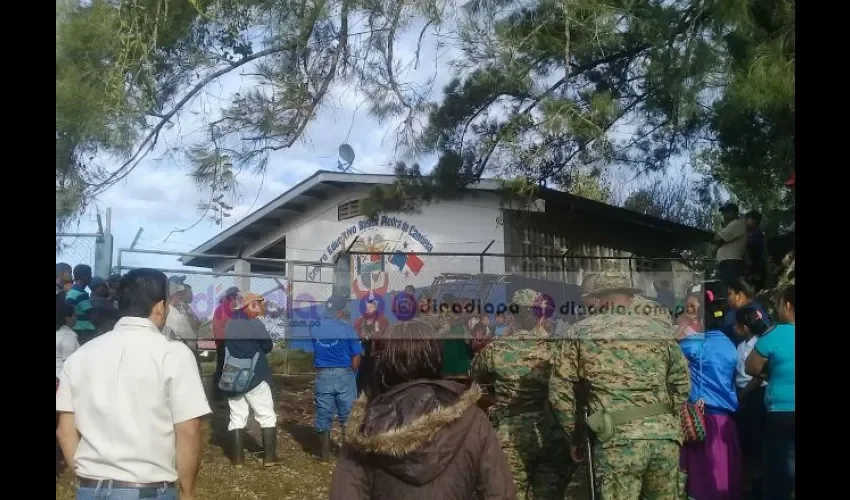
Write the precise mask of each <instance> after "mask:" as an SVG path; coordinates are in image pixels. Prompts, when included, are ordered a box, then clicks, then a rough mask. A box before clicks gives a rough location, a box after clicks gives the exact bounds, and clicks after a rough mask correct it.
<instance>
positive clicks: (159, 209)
mask: <svg viewBox="0 0 850 500" xmlns="http://www.w3.org/2000/svg"><path fill="white" fill-rule="evenodd" d="M408 33H409V34H408V36H407V37H406V38H403V39H402V40H400V42H399V43H398V44H397V46H396V54H397V57H398V59H399V60H401V61H409V60H412V56H413V53H414V50H415V47H416V38H417V36H418V34H419V29H417V28H416V27H413V28H412V29H411V30H409V31H408ZM427 40H428V37H426V41H427ZM437 55H438V52H437V46H436V44H435V43H434V39H431V42H430V43H425V45H424V46H423V49H422V53H421V61H423V63H422V64H421V65H420V67H419V69H418V70H413V69H412V68H411V69H408V70H407V73H406V74H405V73H402V74H401V75H400V76H399V80H400V81H413V82H425V81H426V80H427V79H428V78H429V77H433V76H434V75H436V77H435V81H434V86H433V88H434V93H433V94H432V99H433V100H439V97H440V94H441V93H442V88H443V86H444V85H445V84H446V83H447V82H448V80H449V78H450V76H451V74H450V71H449V68H448V67H447V64H446V62H447V61H450V60H451V59H452V57H453V55H452V53H451V52H450V51H448V50H447V49H445V48H441V49H440V52H439V57H437ZM425 61H429V62H430V63H426V62H425ZM246 71H248V72H250V69H248V70H246ZM252 84H253V80H252V79H251V78H250V77H248V76H243V75H242V74H237V73H233V74H231V75H228V76H226V77H224V78H222V79H221V80H220V81H218V82H216V83H215V84H212V85H210V86H209V87H208V89H207V91H206V92H205V93H203V95H201V96H200V97H199V98H198V99H196V100H195V101H194V102H193V104H192V106H191V107H189V108H188V109H186V110H185V111H184V112H183V113H182V114H181V116H180V118H179V120H175V122H174V126H173V127H172V128H171V129H170V130H168V131H167V132H166V133H164V134H163V136H162V138H161V140H160V146H159V148H158V150H157V151H156V152H154V153H151V154H150V155H149V156H148V157H147V159H146V160H144V161H143V162H142V163H141V164H140V165H139V166H138V167H137V168H136V170H135V171H133V173H131V174H130V175H129V176H127V177H126V178H125V179H124V180H123V181H121V183H119V184H117V185H115V186H113V187H112V188H111V189H110V190H109V191H107V192H106V193H104V194H103V195H102V196H101V197H100V199H99V200H97V202H96V206H95V207H93V208H92V210H90V212H89V213H88V214H86V216H84V217H83V218H82V220H81V221H80V223H79V225H78V226H77V227H73V228H71V230H72V231H74V232H94V231H95V229H96V227H97V226H96V223H95V213H97V211H100V213H101V214H103V213H104V211H105V209H107V208H110V209H111V210H112V233H113V235H114V248H115V256H116V257H117V251H118V249H119V248H126V247H129V246H130V244H131V242H132V241H133V238H134V236H135V234H136V231H137V230H138V229H139V228H140V227H142V228H144V231H143V234H142V236H141V238H140V240H139V242H138V244H137V248H144V249H156V250H169V251H178V252H179V251H184V252H185V251H189V250H191V249H193V248H195V247H197V246H198V245H200V244H201V243H203V242H204V241H206V240H208V239H209V238H211V237H213V236H214V235H216V234H217V233H219V232H221V231H222V230H223V229H224V228H226V227H227V226H228V225H232V224H233V223H235V222H238V221H239V220H240V219H242V218H243V217H245V216H246V215H247V214H249V213H251V212H252V211H254V210H256V209H257V208H259V207H261V206H263V205H264V204H265V203H267V202H269V201H270V200H272V199H274V198H276V197H277V196H280V195H281V194H282V193H283V192H284V191H286V190H287V189H288V188H290V187H292V186H294V185H295V184H297V183H298V182H300V181H301V180H303V179H305V178H306V177H308V176H310V175H311V174H313V173H314V172H315V171H316V170H318V169H330V170H333V169H335V168H336V165H337V149H338V147H339V145H340V144H342V143H348V144H351V146H352V147H353V148H354V151H355V152H356V155H357V158H356V160H355V162H354V165H353V166H354V167H355V168H356V169H357V170H359V171H361V172H367V173H391V172H392V165H393V164H394V163H395V156H394V155H395V153H394V147H395V139H394V134H393V131H394V130H395V127H396V124H395V123H378V122H377V121H376V120H375V119H373V118H372V117H370V116H369V114H368V111H367V110H366V107H367V106H366V105H365V104H363V101H364V98H363V96H362V95H360V94H359V93H358V92H357V91H355V90H354V89H353V88H350V87H346V86H342V85H340V86H337V87H336V88H334V89H332V93H331V96H330V97H331V98H330V99H327V100H326V102H325V103H324V105H323V107H322V108H321V110H320V112H319V113H318V116H317V118H316V119H315V120H314V121H313V122H312V123H311V124H310V125H309V126H308V127H307V129H306V133H305V136H304V140H303V141H302V142H300V143H299V144H297V145H296V146H294V147H293V148H291V149H288V150H283V151H278V152H276V153H275V154H274V155H273V156H272V157H271V161H270V162H269V164H268V169H267V171H266V173H265V176H259V175H252V174H250V173H247V172H245V173H241V174H240V175H239V176H238V181H239V185H240V187H239V199H238V201H237V203H236V204H235V205H234V209H233V211H232V216H231V217H230V218H229V219H227V220H226V221H225V226H224V227H219V226H216V225H215V224H214V223H213V222H212V221H211V220H209V219H204V220H202V221H201V222H199V223H197V225H195V226H194V227H193V228H192V229H191V230H189V231H186V232H182V233H176V234H172V235H171V236H170V237H168V235H169V233H170V232H172V231H173V230H175V229H181V228H186V227H189V226H192V225H193V224H195V223H196V222H197V221H198V219H199V218H200V212H199V210H198V208H197V207H198V205H199V203H203V202H205V201H208V197H209V193H202V192H198V191H197V189H196V188H195V186H194V185H193V184H192V182H191V181H190V179H189V178H188V177H187V175H186V169H185V166H184V165H181V164H180V161H179V158H178V159H177V160H175V159H173V158H166V157H163V152H165V151H168V150H169V149H171V148H176V147H179V146H180V145H181V144H185V143H186V142H187V141H186V138H187V137H191V135H192V134H193V133H195V132H197V131H198V130H199V129H200V128H201V125H202V122H201V121H200V119H199V117H200V116H209V113H210V112H211V110H215V109H220V108H221V107H222V106H223V105H224V104H226V102H227V100H228V98H229V96H232V95H233V94H235V93H236V92H239V91H243V92H244V90H245V89H246V88H249V87H250V86H251V85H252ZM361 104H363V105H361ZM358 106H359V107H358ZM420 161H421V164H422V166H423V167H424V168H429V167H430V166H431V165H430V164H431V163H433V160H432V159H420ZM113 168H114V167H113ZM166 237H168V241H167V242H166V241H165V239H166ZM67 243H69V248H68V250H66V251H65V252H63V254H61V255H57V261H60V260H63V261H67V262H69V263H70V264H72V265H74V264H76V263H79V262H85V261H87V260H90V259H91V252H92V245H91V243H90V242H88V241H83V240H69V241H67ZM123 264H124V265H129V266H152V267H159V268H177V267H179V263H178V262H177V261H176V257H173V256H150V255H140V254H129V255H125V256H124V261H123Z"/></svg>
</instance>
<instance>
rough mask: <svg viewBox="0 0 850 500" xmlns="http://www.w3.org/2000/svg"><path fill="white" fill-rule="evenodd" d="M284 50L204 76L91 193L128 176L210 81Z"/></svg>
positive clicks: (275, 49)
mask: <svg viewBox="0 0 850 500" xmlns="http://www.w3.org/2000/svg"><path fill="white" fill-rule="evenodd" d="M283 50H285V47H282V46H278V47H271V48H268V49H265V50H261V51H259V52H257V53H254V54H251V55H250V56H247V57H244V58H242V59H240V60H239V62H237V63H234V64H232V65H230V66H228V67H225V68H221V69H219V70H218V71H215V72H213V73H210V74H209V75H207V76H206V77H205V78H203V79H202V80H201V81H200V82H198V84H196V85H195V86H194V87H192V88H191V89H190V90H189V92H187V93H186V95H184V96H183V98H182V99H180V100H179V101H177V104H175V105H174V107H173V108H171V110H170V111H169V112H168V113H165V114H164V115H162V117H161V118H160V119H159V121H158V122H157V124H156V125H155V126H154V128H153V129H151V131H150V132H148V134H147V135H146V136H145V138H144V140H142V142H141V143H140V144H139V146H138V147H137V148H136V151H135V152H134V153H133V154H132V155H131V156H130V158H129V159H127V161H125V162H124V163H123V164H122V165H121V166H120V167H118V169H117V170H115V171H114V172H112V173H111V174H110V175H109V176H107V178H106V179H105V180H103V181H102V182H100V183H98V184H96V185H90V187H93V188H94V191H93V192H92V193H91V195H92V196H97V195H98V194H100V193H102V192H103V191H104V190H105V189H106V188H108V187H109V186H111V185H113V184H115V183H116V182H120V181H121V180H122V179H124V178H125V177H127V175H129V174H130V172H132V171H133V170H134V169H135V168H136V166H138V164H139V161H141V160H142V159H143V158H144V157H145V156H146V155H147V154H148V153H150V151H151V150H152V149H153V148H154V146H155V145H156V141H157V138H158V137H159V133H160V131H162V128H163V127H164V126H165V125H166V124H167V123H168V122H169V121H170V120H171V118H173V117H174V115H176V114H177V113H178V112H179V111H180V110H181V109H182V108H183V106H185V105H186V103H188V102H189V101H190V100H192V98H194V97H195V95H197V94H198V92H200V91H201V90H203V89H204V87H206V86H207V85H208V84H209V83H210V82H212V81H214V80H215V79H217V78H219V77H221V76H224V75H226V74H228V73H230V72H231V71H233V70H235V69H237V68H239V67H241V66H244V65H245V64H248V63H250V62H252V61H256V60H257V59H262V58H263V57H266V56H269V55H272V54H277V53H278V52H282V51H283ZM142 151H144V153H142ZM140 155H141V156H140Z"/></svg>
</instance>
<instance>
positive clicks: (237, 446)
mask: <svg viewBox="0 0 850 500" xmlns="http://www.w3.org/2000/svg"><path fill="white" fill-rule="evenodd" d="M230 437H231V441H230V443H231V452H232V453H233V465H234V466H235V467H238V468H241V467H242V466H243V465H244V464H245V429H235V430H232V431H230Z"/></svg>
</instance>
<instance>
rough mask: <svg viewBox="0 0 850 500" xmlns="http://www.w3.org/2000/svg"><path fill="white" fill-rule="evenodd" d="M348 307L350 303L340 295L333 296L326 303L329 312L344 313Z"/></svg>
mask: <svg viewBox="0 0 850 500" xmlns="http://www.w3.org/2000/svg"><path fill="white" fill-rule="evenodd" d="M347 306H348V301H347V300H345V298H344V297H341V296H339V295H332V296H331V298H329V299H328V301H327V302H325V309H327V310H329V311H342V310H343V309H345V308H346V307H347Z"/></svg>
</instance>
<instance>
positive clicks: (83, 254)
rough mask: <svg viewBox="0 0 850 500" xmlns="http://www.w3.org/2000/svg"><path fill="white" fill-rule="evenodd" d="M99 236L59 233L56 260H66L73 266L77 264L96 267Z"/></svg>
mask: <svg viewBox="0 0 850 500" xmlns="http://www.w3.org/2000/svg"><path fill="white" fill-rule="evenodd" d="M97 236H98V235H96V234H70V233H68V234H66V233H62V234H57V235H56V262H65V263H68V264H70V265H71V267H73V266H76V265H77V264H86V265H89V266H92V267H94V253H95V248H96V247H97Z"/></svg>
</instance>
